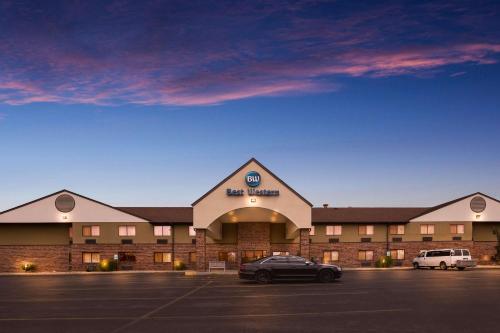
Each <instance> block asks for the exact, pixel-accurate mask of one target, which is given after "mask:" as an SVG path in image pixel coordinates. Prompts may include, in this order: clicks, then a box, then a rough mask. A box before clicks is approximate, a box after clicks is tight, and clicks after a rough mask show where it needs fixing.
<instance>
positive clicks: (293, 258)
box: [288, 256, 306, 264]
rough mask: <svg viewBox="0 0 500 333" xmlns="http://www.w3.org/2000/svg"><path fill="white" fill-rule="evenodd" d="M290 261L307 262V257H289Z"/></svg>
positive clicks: (295, 262)
mask: <svg viewBox="0 0 500 333" xmlns="http://www.w3.org/2000/svg"><path fill="white" fill-rule="evenodd" d="M288 262H289V263H291V264H298V263H305V262H306V259H304V258H302V257H296V256H293V257H288Z"/></svg>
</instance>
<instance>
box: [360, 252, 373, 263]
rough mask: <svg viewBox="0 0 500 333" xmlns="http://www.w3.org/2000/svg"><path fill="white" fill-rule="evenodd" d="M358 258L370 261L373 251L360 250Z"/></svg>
mask: <svg viewBox="0 0 500 333" xmlns="http://www.w3.org/2000/svg"><path fill="white" fill-rule="evenodd" d="M358 260H361V261H371V260H373V251H371V250H369V251H366V250H360V251H359V252H358Z"/></svg>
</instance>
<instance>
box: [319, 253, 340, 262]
mask: <svg viewBox="0 0 500 333" xmlns="http://www.w3.org/2000/svg"><path fill="white" fill-rule="evenodd" d="M332 261H339V251H324V252H323V264H329V263H331V262H332Z"/></svg>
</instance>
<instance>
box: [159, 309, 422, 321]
mask: <svg viewBox="0 0 500 333" xmlns="http://www.w3.org/2000/svg"><path fill="white" fill-rule="evenodd" d="M408 311H413V310H412V309H409V308H399V309H377V310H348V311H326V312H293V313H257V314H234V315H232V314H227V315H196V317H193V316H152V317H150V319H160V320H169V319H186V318H190V320H193V319H210V318H214V319H225V318H227V319H233V318H265V317H295V316H335V315H349V314H370V313H373V314H376V313H390V312H408Z"/></svg>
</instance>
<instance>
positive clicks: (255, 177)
mask: <svg viewBox="0 0 500 333" xmlns="http://www.w3.org/2000/svg"><path fill="white" fill-rule="evenodd" d="M245 183H247V185H248V186H250V187H257V186H259V185H260V175H259V173H258V172H257V171H250V172H248V173H247V174H246V175H245Z"/></svg>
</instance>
